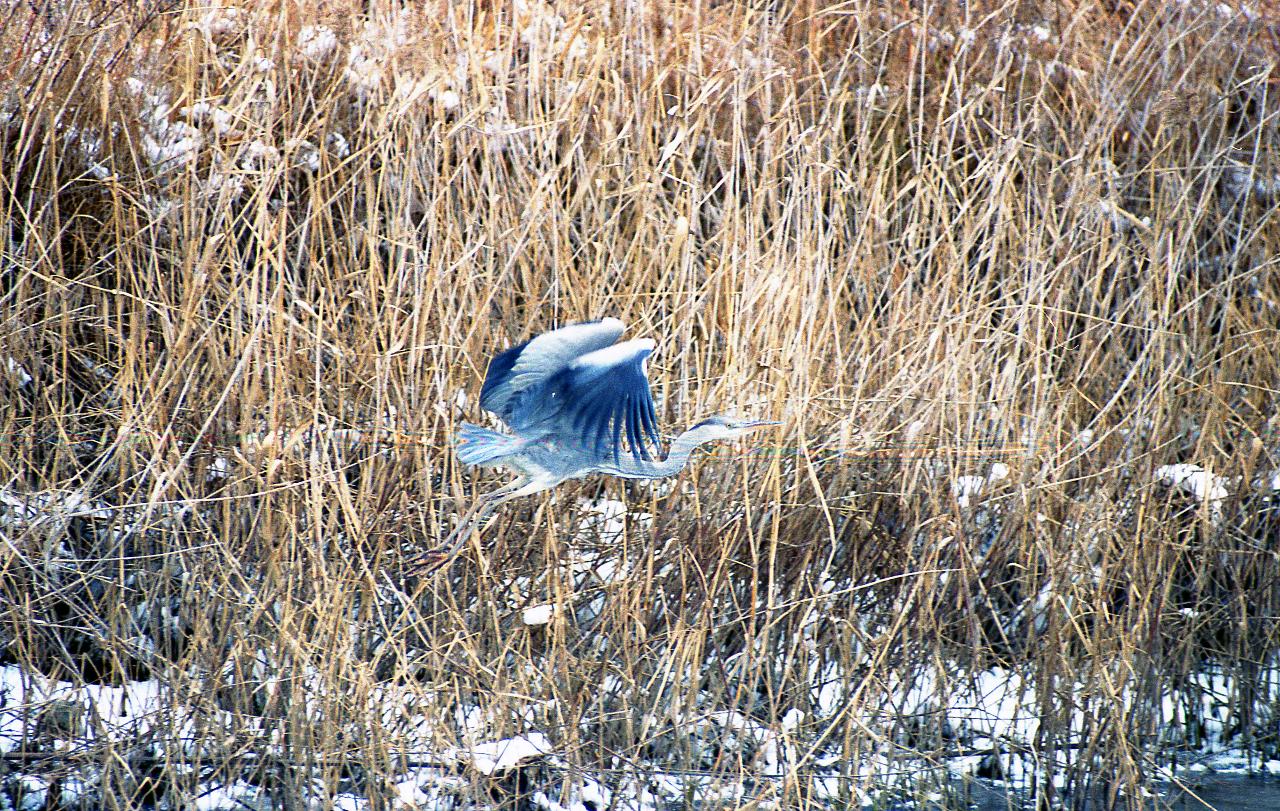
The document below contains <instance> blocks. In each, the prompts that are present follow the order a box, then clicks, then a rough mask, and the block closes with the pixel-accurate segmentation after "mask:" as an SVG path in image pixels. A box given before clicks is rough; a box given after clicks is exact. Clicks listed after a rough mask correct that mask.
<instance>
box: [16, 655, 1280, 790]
mask: <svg viewBox="0 0 1280 811" xmlns="http://www.w3.org/2000/svg"><path fill="white" fill-rule="evenodd" d="M1276 671H1277V674H1280V666H1278V667H1277V668H1276ZM813 676H814V678H815V692H816V693H818V694H819V695H820V696H821V697H822V698H823V699H824V700H823V701H820V702H819V703H818V706H817V708H816V709H817V710H818V711H819V712H820V713H821V715H822V716H823V717H824V718H829V717H833V716H834V715H835V714H838V713H839V712H842V711H844V710H845V708H844V707H843V706H842V695H841V694H839V693H837V692H836V691H834V690H833V689H832V688H831V687H830V685H832V684H840V683H841V682H842V678H841V676H842V674H839V673H836V672H832V671H831V669H830V668H825V669H823V670H821V671H816V672H815V673H814V674H813ZM309 681H310V680H308V679H303V680H302V683H303V684H304V685H307V686H309V687H312V686H315V685H314V684H311V685H308V684H307V683H308V682H309ZM1262 682H1263V683H1267V684H1272V685H1276V684H1277V683H1280V680H1277V679H1276V678H1275V675H1272V676H1271V677H1270V678H1269V679H1263V680H1262ZM1195 691H1198V696H1199V701H1195V702H1190V703H1188V700H1187V699H1188V694H1189V692H1195ZM165 692H166V691H165V689H164V686H163V685H162V684H161V683H160V682H158V681H156V680H148V681H139V682H133V683H129V684H126V685H123V686H119V687H113V686H106V685H80V686H77V685H73V684H70V683H68V682H59V681H52V680H49V679H46V678H44V677H41V676H38V675H34V674H32V673H30V672H27V671H24V670H22V669H20V668H19V667H17V666H14V665H8V666H4V667H2V668H0V753H6V752H12V751H14V750H17V749H20V748H26V747H29V746H30V742H31V741H33V740H34V739H35V738H36V737H38V736H41V735H43V736H46V738H47V735H48V731H47V730H46V729H44V727H45V726H47V721H46V720H45V716H46V712H45V711H46V710H47V709H48V708H49V707H50V706H53V705H54V704H55V703H57V702H62V703H63V704H64V705H65V706H76V707H82V708H84V710H85V713H84V717H87V718H93V719H95V721H94V723H90V724H84V725H82V726H80V727H79V728H76V729H74V733H75V734H77V735H79V738H78V739H77V740H75V741H73V740H70V739H64V740H58V741H54V742H53V745H54V746H55V747H62V748H68V749H69V748H72V747H73V746H79V745H82V744H83V743H86V742H92V741H93V740H94V739H95V737H96V736H99V735H107V736H111V737H116V738H120V739H129V738H136V737H137V736H139V735H140V734H142V733H149V734H160V735H163V734H165V732H166V731H168V732H169V734H172V735H174V736H175V737H176V736H180V735H189V734H190V730H189V729H187V728H186V727H185V725H183V724H181V723H180V724H177V725H176V726H173V727H172V728H171V729H168V730H166V727H164V726H160V725H159V724H158V723H157V719H162V718H163V719H166V721H165V723H166V724H167V723H168V719H169V718H171V715H170V714H169V710H170V709H172V707H171V703H172V698H171V697H170V696H167V695H166V694H165ZM392 692H393V691H390V690H388V691H386V692H385V693H383V694H382V695H381V696H379V697H378V698H376V699H375V700H379V701H384V702H388V703H394V700H395V696H393V695H392ZM890 692H891V694H892V698H891V700H890V702H889V704H890V705H891V706H892V712H894V713H896V714H897V715H899V716H901V717H918V718H922V719H928V720H927V723H928V724H930V725H940V728H946V729H947V730H949V733H948V734H949V737H950V739H951V740H953V741H954V742H955V745H956V750H957V751H958V752H961V754H959V755H957V756H955V757H951V758H949V759H945V760H944V761H943V766H944V768H945V770H946V771H948V772H949V773H950V774H952V775H954V776H956V777H957V778H968V777H972V776H974V775H975V773H976V772H977V771H978V770H979V768H980V767H981V766H982V764H983V763H984V761H985V760H989V758H990V757H991V756H992V755H994V756H995V757H997V758H999V760H1000V766H1001V773H1002V774H1003V776H1004V784H1005V785H1007V786H1009V787H1010V788H1013V789H1021V788H1029V787H1030V786H1032V785H1033V784H1034V783H1035V781H1036V779H1037V774H1036V771H1035V768H1036V766H1035V761H1034V760H1033V759H1032V758H1030V757H1025V758H1024V757H1023V756H1019V755H1017V754H1014V753H1016V752H1018V751H1034V747H1035V743H1036V735H1037V731H1038V728H1039V717H1040V712H1041V711H1042V710H1041V706H1042V701H1043V697H1041V696H1039V695H1038V693H1037V690H1036V685H1034V684H1033V683H1031V682H1030V681H1028V680H1026V679H1024V678H1022V677H1021V676H1020V675H1019V674H1018V673H1016V672H1013V671H1009V670H1005V669H1002V668H992V669H990V670H987V671H983V672H980V673H972V674H962V673H959V672H953V673H938V672H934V671H929V670H925V671H922V672H920V673H918V674H916V676H915V677H914V678H913V679H911V681H910V682H909V683H908V682H905V681H904V682H901V683H899V684H898V685H897V686H896V687H894V688H892V689H891V691H890ZM1234 693H1235V685H1234V684H1233V681H1232V677H1231V676H1230V675H1227V674H1225V673H1222V672H1219V671H1214V670H1210V671H1206V672H1204V673H1203V674H1201V675H1200V676H1198V677H1196V678H1194V679H1192V680H1190V683H1189V684H1187V685H1183V687H1182V688H1181V690H1180V691H1179V692H1177V693H1175V692H1174V691H1173V690H1172V689H1170V690H1169V691H1168V693H1167V694H1166V695H1165V697H1164V704H1163V715H1164V721H1163V727H1164V729H1163V731H1162V736H1163V737H1167V739H1169V740H1171V741H1183V740H1186V738H1187V729H1188V726H1189V725H1191V724H1196V725H1198V728H1199V729H1201V730H1202V735H1203V738H1202V741H1201V746H1200V748H1199V749H1198V751H1195V752H1192V753H1186V752H1184V753H1183V755H1182V756H1181V757H1182V760H1181V762H1180V766H1179V768H1178V770H1177V771H1176V772H1175V771H1173V770H1171V769H1168V768H1167V767H1162V768H1164V772H1163V773H1164V774H1165V776H1167V777H1170V778H1172V777H1174V776H1176V775H1188V774H1189V775H1193V776H1194V775H1199V774H1204V773H1206V772H1214V773H1216V774H1219V775H1222V774H1245V773H1249V774H1257V773H1262V774H1273V775H1280V760H1259V758H1258V757H1256V756H1250V755H1249V754H1248V753H1247V752H1245V751H1244V750H1243V749H1241V748H1239V745H1238V744H1239V743H1240V742H1239V741H1238V740H1237V739H1235V738H1234V737H1233V733H1232V732H1231V729H1232V726H1233V725H1234V724H1235V723H1236V720H1237V719H1236V718H1235V717H1234V712H1235V710H1234V708H1233V705H1232V702H1231V696H1232V695H1233V694H1234ZM1275 698H1276V696H1273V697H1271V699H1272V700H1274V699H1275ZM400 700H401V701H403V697H400ZM1087 703H1088V701H1087V700H1083V701H1081V702H1078V704H1086V705H1087ZM401 708H403V705H402V707H401ZM543 709H544V710H545V708H543ZM884 709H885V708H883V707H881V708H868V709H867V710H865V711H864V714H865V718H864V719H863V721H862V724H863V725H864V726H865V728H867V729H875V728H877V725H879V724H881V723H882V721H883V718H877V713H880V712H883V711H884ZM1071 711H1072V712H1073V718H1072V722H1071V727H1072V730H1073V732H1074V733H1075V734H1082V731H1083V730H1084V728H1085V718H1084V713H1085V712H1087V711H1088V707H1087V706H1076V707H1074V708H1072V710H1071ZM456 714H457V719H456V721H457V730H458V732H459V734H460V735H461V736H462V741H460V745H459V746H457V747H455V748H454V749H451V750H444V751H440V752H439V753H438V754H437V755H436V756H435V757H434V758H433V760H434V761H435V762H437V763H440V764H443V765H442V766H438V767H437V766H433V767H418V768H414V769H409V770H407V771H406V772H405V773H404V774H401V775H398V776H397V779H396V781H395V782H394V785H395V786H396V788H395V792H396V798H395V799H396V801H395V803H394V805H395V806H396V807H403V808H415V807H433V806H437V805H440V804H441V803H442V802H444V803H448V798H450V797H454V798H456V797H460V796H467V795H468V792H469V791H470V788H469V787H470V786H471V785H472V781H473V780H474V779H476V778H494V777H497V776H500V775H503V774H506V773H512V772H513V771H514V770H518V769H521V768H524V767H526V766H527V765H529V764H531V763H535V762H536V763H540V764H542V766H541V768H543V769H544V770H545V773H546V774H549V775H554V776H553V777H551V778H549V779H547V780H546V781H545V782H546V785H535V786H534V789H535V791H536V793H535V794H534V796H533V799H532V802H533V803H534V805H535V806H536V807H538V808H541V809H543V810H544V811H603V809H604V808H625V809H635V811H647V810H648V809H660V808H663V807H666V806H667V805H669V804H670V803H671V802H675V801H679V800H680V799H681V798H685V797H688V796H689V795H690V793H691V792H692V793H693V794H695V795H696V796H699V797H700V798H702V799H704V800H712V799H713V798H714V799H715V800H716V801H718V802H724V803H731V804H736V803H742V802H746V801H749V800H762V799H767V796H768V795H769V794H770V793H771V792H773V793H775V794H776V792H778V791H780V790H781V787H782V785H783V781H784V780H785V779H786V778H787V777H788V775H789V774H791V773H793V772H794V769H795V767H796V764H799V763H804V764H805V768H806V771H807V772H808V773H809V778H810V783H811V785H812V787H813V791H814V792H815V796H817V797H825V798H827V799H828V800H829V801H831V802H833V803H836V802H844V801H847V800H849V799H854V800H865V801H867V802H870V801H872V800H874V799H875V796H876V795H877V793H878V792H882V791H894V790H896V791H899V792H903V791H909V790H910V789H911V788H912V786H913V781H915V780H916V779H917V778H918V776H919V775H920V774H922V773H924V772H925V771H926V770H928V769H929V768H930V763H929V762H928V761H927V759H926V758H925V757H923V756H922V757H921V758H920V760H919V762H918V763H915V764H912V763H910V762H909V759H908V760H907V761H904V759H903V756H902V755H903V750H902V747H901V745H900V743H898V744H892V745H888V746H886V747H876V746H871V747H869V748H868V749H867V751H866V752H865V753H864V754H863V755H862V760H861V761H859V762H856V763H851V762H849V761H848V760H847V758H845V757H844V756H843V755H842V754H841V752H840V751H838V747H832V746H827V747H826V748H825V749H819V750H814V749H812V744H813V742H812V741H810V740H805V739H804V737H803V735H804V723H805V721H806V720H807V719H806V718H805V715H804V713H801V712H800V711H799V710H793V711H792V712H789V713H787V715H786V716H785V717H783V718H780V719H777V720H776V721H775V722H773V723H767V722H763V721H761V720H760V719H759V718H757V717H754V716H750V715H747V714H744V713H742V712H737V711H724V710H720V711H710V712H701V713H699V712H683V711H682V712H676V713H674V714H670V715H669V716H668V717H667V718H666V719H664V721H665V722H669V723H670V724H673V725H675V726H676V727H678V728H680V729H681V730H682V731H683V733H684V734H686V735H687V736H688V737H689V739H690V740H692V741H694V742H695V745H698V746H705V747H708V748H707V750H706V751H708V752H717V753H720V754H719V755H717V757H720V756H724V755H728V756H732V757H733V758H735V759H736V761H737V762H738V763H739V764H740V768H741V769H742V775H741V777H738V776H735V775H729V776H726V775H712V774H709V773H697V772H666V771H663V770H662V768H661V766H660V764H658V763H656V762H655V763H652V764H647V766H646V767H645V768H642V769H639V770H638V771H637V773H636V775H635V776H634V777H627V776H626V775H625V773H624V774H623V775H622V776H615V777H614V778H612V779H611V780H610V781H609V785H610V786H611V787H612V789H608V788H605V785H604V783H603V782H602V781H603V780H604V778H603V777H601V778H600V781H597V779H596V778H595V777H592V776H589V775H584V774H582V773H581V772H580V771H578V770H576V769H570V768H569V766H568V761H567V760H566V759H565V758H564V757H562V756H563V755H564V754H566V753H564V752H562V751H561V749H560V747H559V744H558V740H563V739H564V738H565V737H572V736H571V735H570V736H561V735H558V734H555V732H554V731H546V732H544V731H539V730H536V729H533V728H532V727H531V724H532V719H533V715H534V713H533V712H530V713H529V714H527V716H526V717H525V719H524V723H525V724H526V729H527V730H528V731H526V732H524V733H522V734H518V735H515V736H510V737H504V738H499V739H485V738H484V734H485V730H486V729H488V728H490V726H491V724H490V723H489V720H490V719H488V718H487V716H486V715H485V713H483V712H482V711H481V709H480V708H479V707H476V706H462V707H459V708H458V710H457V713H456ZM650 720H652V721H654V722H655V724H656V723H657V722H658V720H659V719H650ZM817 726H822V725H821V724H819V725H817ZM435 732H438V730H428V729H425V728H419V729H418V733H419V734H420V735H421V736H422V738H423V740H422V741H420V742H419V747H425V746H426V741H427V740H429V739H430V738H431V737H432V736H433V733H435ZM68 737H70V733H69V735H68ZM406 743H412V742H411V741H406ZM419 751H421V749H420V750H419ZM451 762H452V763H457V764H459V765H460V766H461V767H462V770H461V771H451V770H450V769H449V768H448V766H447V764H449V763H451ZM933 765H934V766H935V767H936V763H934V764H933ZM824 773H825V776H824ZM565 774H572V775H573V779H571V780H566V779H564V778H563V775H565ZM851 775H852V776H853V780H852V782H851V780H850V776H851ZM13 780H17V781H18V783H20V784H21V785H20V794H16V795H15V796H20V797H21V802H22V804H23V807H26V804H27V803H37V798H40V797H42V796H43V795H42V794H41V792H42V791H44V790H46V789H47V783H44V782H43V781H42V780H41V778H40V777H39V775H38V774H27V775H14V776H12V777H11V778H10V785H9V790H10V791H14V790H15V789H14V787H15V786H17V785H18V783H13V782H12V781H13ZM82 783H83V781H81V783H76V782H74V781H73V782H72V783H70V784H64V785H63V786H62V788H61V790H62V791H63V795H64V797H65V796H67V795H66V792H67V791H68V790H71V791H79V792H82V793H86V794H87V793H88V791H89V789H88V788H87V787H86V786H85V785H83V784H82ZM319 790H320V789H319V788H317V791H319ZM3 792H4V786H3V785H0V795H2V794H3ZM197 794H198V796H195V797H194V798H193V800H194V804H195V805H194V807H196V808H199V809H205V811H217V809H223V808H246V807H248V808H260V809H268V808H271V807H273V806H272V803H271V800H270V797H269V796H268V795H267V794H266V793H265V792H264V791H263V789H262V787H261V786H258V785H255V784H252V783H249V782H246V781H244V780H241V779H233V780H231V781H230V782H216V781H215V782H207V783H205V784H202V786H201V787H200V789H199V791H198V792H197ZM39 802H40V803H42V802H43V800H42V799H40V800H39ZM333 802H334V804H335V807H338V808H344V809H352V810H353V811H356V810H357V809H364V808H367V807H368V800H367V799H366V798H363V797H359V796H356V795H354V794H338V795H336V796H333ZM771 802H772V801H768V802H764V803H763V804H764V805H770V803H771ZM31 807H32V808H34V807H37V806H36V805H31Z"/></svg>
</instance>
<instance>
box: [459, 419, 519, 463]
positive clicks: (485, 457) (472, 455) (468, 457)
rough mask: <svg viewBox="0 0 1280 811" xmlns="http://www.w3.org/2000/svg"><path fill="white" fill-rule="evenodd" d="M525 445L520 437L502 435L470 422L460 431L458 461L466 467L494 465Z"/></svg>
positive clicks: (463, 424)
mask: <svg viewBox="0 0 1280 811" xmlns="http://www.w3.org/2000/svg"><path fill="white" fill-rule="evenodd" d="M523 445H524V441H523V440H521V439H520V438H519V437H514V436H508V435H507V434H500V433H498V432H497V431H490V430H489V429H488V428H481V427H480V426H479V425H472V424H471V423H469V422H464V423H462V427H461V428H459V429H458V440H457V446H458V449H457V454H458V461H460V462H462V463H463V464H464V465H487V464H493V463H495V462H496V461H497V460H499V459H501V458H502V457H504V456H508V455H510V454H513V453H515V452H516V451H518V450H520V448H521V447H522V446H523Z"/></svg>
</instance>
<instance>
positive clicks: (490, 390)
mask: <svg viewBox="0 0 1280 811" xmlns="http://www.w3.org/2000/svg"><path fill="white" fill-rule="evenodd" d="M624 329H625V327H624V325H623V323H622V322H621V321H619V320H618V319H616V318H605V319H602V320H600V321H587V322H585V323H582V324H571V325H569V326H567V327H561V328H560V329H556V330H552V331H551V332H547V333H543V334H542V335H539V336H537V337H536V338H532V339H530V340H528V341H525V342H524V343H522V344H520V345H519V346H513V347H511V348H510V349H508V350H507V351H506V352H503V353H502V354H500V355H498V356H496V357H495V358H494V359H493V360H491V361H489V371H488V373H487V374H486V375H485V378H484V387H483V388H481V389H480V407H481V408H483V409H485V410H486V411H492V412H493V413H495V414H497V415H498V416H499V417H501V418H502V421H503V422H505V423H507V424H508V425H510V426H511V427H512V428H514V429H519V428H520V427H521V423H522V422H523V421H525V418H527V416H528V415H529V414H530V413H531V412H532V411H534V410H536V409H535V408H533V406H535V405H536V404H535V403H531V402H530V400H531V399H532V398H535V397H537V396H538V394H539V393H540V392H541V390H543V389H544V388H545V386H546V384H547V382H548V381H549V380H550V379H551V378H552V377H554V376H555V375H556V374H558V373H560V372H562V371H564V370H565V369H567V368H568V367H569V365H570V364H571V363H573V362H574V361H575V360H576V359H578V358H579V357H581V356H583V355H586V354H588V353H591V352H594V351H596V350H597V349H604V348H605V347H607V346H612V344H613V342H614V341H616V340H618V337H619V336H620V335H622V331H623V330H624Z"/></svg>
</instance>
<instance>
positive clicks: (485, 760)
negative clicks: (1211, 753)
mask: <svg viewBox="0 0 1280 811" xmlns="http://www.w3.org/2000/svg"><path fill="white" fill-rule="evenodd" d="M554 751H555V749H554V747H552V746H551V741H549V740H547V736H546V735H543V734H542V733H541V732H530V733H527V734H525V735H517V736H516V737H514V738H504V739H502V740H500V741H493V742H492V743H480V744H476V745H475V746H473V747H471V749H470V751H469V752H466V753H463V757H464V758H466V759H469V760H470V761H471V765H472V766H474V767H475V769H476V771H478V772H480V773H481V774H485V775H490V776H492V775H494V774H497V773H498V772H504V771H507V770H508V769H511V768H512V767H515V766H519V765H520V764H521V763H523V762H525V761H526V760H532V759H534V758H539V757H542V756H543V755H547V754H550V753H552V752H554Z"/></svg>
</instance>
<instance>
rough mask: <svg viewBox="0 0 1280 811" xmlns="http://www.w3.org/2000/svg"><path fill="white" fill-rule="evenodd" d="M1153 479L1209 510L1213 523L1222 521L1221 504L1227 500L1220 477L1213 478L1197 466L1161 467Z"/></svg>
mask: <svg viewBox="0 0 1280 811" xmlns="http://www.w3.org/2000/svg"><path fill="white" fill-rule="evenodd" d="M1153 478H1154V479H1155V480H1156V481H1157V482H1159V483H1160V484H1163V485H1165V486H1166V487H1173V488H1176V489H1177V490H1179V491H1181V492H1183V493H1186V494H1187V495H1189V496H1192V497H1193V498H1195V500H1196V501H1198V502H1200V503H1201V504H1205V505H1207V506H1208V508H1209V517H1210V518H1211V519H1212V520H1213V522H1214V523H1218V522H1220V521H1221V520H1222V504H1223V502H1224V501H1226V500H1227V486H1226V484H1225V480H1224V479H1223V478H1222V477H1221V476H1215V475H1213V474H1212V473H1210V472H1209V471H1207V470H1205V469H1204V468H1202V467H1200V466H1199V465H1191V464H1178V465H1162V466H1160V467H1158V468H1156V472H1155V474H1154V476H1153Z"/></svg>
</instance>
